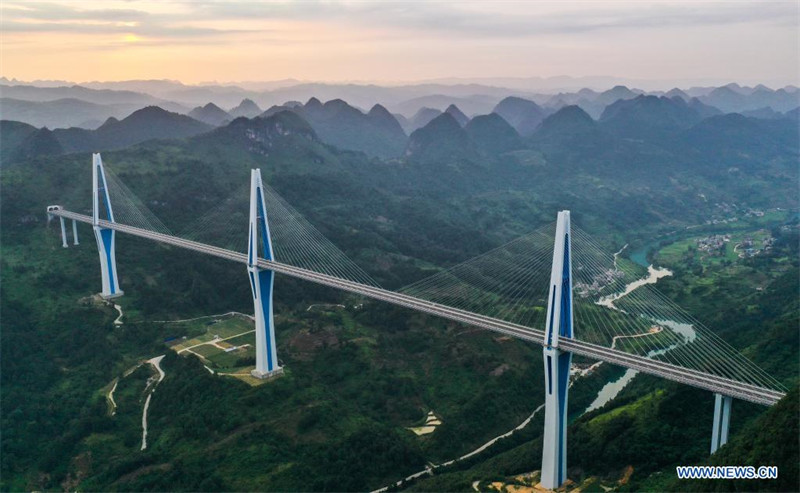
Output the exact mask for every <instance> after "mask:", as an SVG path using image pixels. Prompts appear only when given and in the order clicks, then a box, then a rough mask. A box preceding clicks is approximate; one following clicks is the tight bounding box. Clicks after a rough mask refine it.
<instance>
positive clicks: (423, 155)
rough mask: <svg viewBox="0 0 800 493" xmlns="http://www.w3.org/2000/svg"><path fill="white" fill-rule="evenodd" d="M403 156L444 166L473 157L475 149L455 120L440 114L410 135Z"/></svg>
mask: <svg viewBox="0 0 800 493" xmlns="http://www.w3.org/2000/svg"><path fill="white" fill-rule="evenodd" d="M405 155H406V157H407V158H408V159H409V160H410V161H415V162H421V163H434V162H435V163H443V164H444V163H451V162H456V161H459V160H461V159H470V158H473V157H475V148H474V145H473V143H472V141H471V140H470V138H469V135H468V134H467V132H466V131H465V130H464V129H463V128H461V125H459V124H458V122H457V121H456V119H455V118H453V116H452V115H451V114H450V113H442V114H441V115H439V116H437V117H436V118H434V119H433V120H431V121H430V123H428V124H427V125H425V126H424V127H422V128H420V129H417V130H415V131H414V132H413V133H412V134H411V136H410V137H409V139H408V147H407V148H406V152H405Z"/></svg>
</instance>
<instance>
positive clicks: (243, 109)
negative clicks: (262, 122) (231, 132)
mask: <svg viewBox="0 0 800 493" xmlns="http://www.w3.org/2000/svg"><path fill="white" fill-rule="evenodd" d="M261 113H263V110H262V109H261V108H259V107H258V105H257V104H256V103H255V102H254V101H253V100H252V99H243V100H242V102H241V103H239V106H236V107H235V108H231V110H230V111H229V112H228V114H229V115H230V116H231V117H232V118H239V117H240V116H243V117H245V118H255V117H257V116H258V115H260V114H261Z"/></svg>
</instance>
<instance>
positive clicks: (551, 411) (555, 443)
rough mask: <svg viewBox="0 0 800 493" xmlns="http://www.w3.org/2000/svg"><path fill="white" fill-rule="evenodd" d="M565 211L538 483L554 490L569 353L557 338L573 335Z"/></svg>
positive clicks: (555, 272)
mask: <svg viewBox="0 0 800 493" xmlns="http://www.w3.org/2000/svg"><path fill="white" fill-rule="evenodd" d="M571 253H572V251H571V241H570V217H569V211H561V212H559V213H558V221H557V222H556V236H555V246H554V248H553V267H552V270H551V272H550V293H549V297H548V305H547V321H546V326H545V334H544V379H545V382H544V384H545V390H546V393H545V407H544V447H543V450H542V476H541V485H542V486H543V487H545V488H547V489H551V490H553V489H556V488H558V487H559V486H561V485H562V484H563V483H564V481H565V480H566V479H567V391H568V389H569V373H570V365H571V363H572V353H570V352H567V351H561V350H560V349H559V348H558V337H559V336H561V337H568V338H572V337H573V325H572V262H571Z"/></svg>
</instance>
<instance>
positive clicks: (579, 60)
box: [0, 0, 799, 85]
mask: <svg viewBox="0 0 800 493" xmlns="http://www.w3.org/2000/svg"><path fill="white" fill-rule="evenodd" d="M0 8H1V9H2V26H1V27H2V31H3V40H2V41H3V43H2V58H3V66H2V75H4V76H6V77H15V78H18V79H21V80H33V79H64V80H72V81H86V80H96V79H103V80H124V79H139V78H169V79H180V80H182V81H184V82H187V83H198V82H201V81H210V80H219V81H220V82H224V81H237V80H276V79H283V78H296V79H301V80H322V81H347V80H371V81H380V82H393V81H410V80H420V79H430V78H437V77H481V76H489V75H491V76H511V77H529V76H544V77H546V76H555V75H563V74H567V75H573V76H583V75H606V74H615V75H620V76H625V77H631V78H639V79H663V80H680V79H713V80H716V81H718V82H728V81H732V80H739V81H745V82H746V81H755V80H758V81H760V82H765V83H771V84H773V85H784V84H790V83H795V82H796V79H797V74H798V62H797V60H798V58H799V57H798V32H797V22H798V7H797V3H796V2H757V3H756V2H752V3H751V2H735V3H733V2H732V3H719V2H709V3H697V2H693V3H691V4H689V3H680V2H677V3H676V2H636V3H631V2H622V3H620V2H606V1H590V2H560V3H555V2H500V3H496V2H493V3H491V4H485V3H481V2H466V3H451V2H430V3H414V2H388V3H363V2H245V1H238V2H237V1H233V2H180V1H164V2H152V1H137V2H129V1H118V0H112V1H107V2H78V1H74V2H72V1H54V2H51V3H46V4H41V3H27V2H18V1H4V2H3V3H2V6H1V7H0ZM31 60H36V63H31Z"/></svg>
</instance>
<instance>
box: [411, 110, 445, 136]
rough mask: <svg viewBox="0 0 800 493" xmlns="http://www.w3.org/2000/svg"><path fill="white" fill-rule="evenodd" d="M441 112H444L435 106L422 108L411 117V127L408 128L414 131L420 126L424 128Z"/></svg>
mask: <svg viewBox="0 0 800 493" xmlns="http://www.w3.org/2000/svg"><path fill="white" fill-rule="evenodd" d="M441 114H442V112H441V111H440V110H437V109H434V108H420V109H419V110H417V112H416V113H414V116H412V117H411V118H409V120H408V123H409V128H408V129H406V130H407V131H411V132H413V131H414V130H416V129H418V128H422V127H424V126H425V125H427V124H429V123H430V122H431V121H432V120H433V119H434V118H436V117H437V116H439V115H441Z"/></svg>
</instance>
